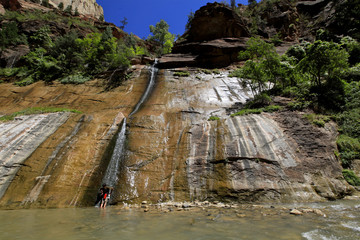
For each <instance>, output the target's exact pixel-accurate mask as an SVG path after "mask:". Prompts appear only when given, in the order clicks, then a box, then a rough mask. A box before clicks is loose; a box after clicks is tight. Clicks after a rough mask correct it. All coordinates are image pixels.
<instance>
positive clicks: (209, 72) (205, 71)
mask: <svg viewBox="0 0 360 240" xmlns="http://www.w3.org/2000/svg"><path fill="white" fill-rule="evenodd" d="M201 71H202V72H203V73H205V74H212V71H211V70H209V69H202V70H201Z"/></svg>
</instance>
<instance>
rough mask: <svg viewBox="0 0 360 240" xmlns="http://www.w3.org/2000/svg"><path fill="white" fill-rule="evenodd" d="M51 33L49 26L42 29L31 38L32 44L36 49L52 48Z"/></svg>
mask: <svg viewBox="0 0 360 240" xmlns="http://www.w3.org/2000/svg"><path fill="white" fill-rule="evenodd" d="M50 33H51V31H50V27H49V26H43V27H41V28H40V29H39V30H37V31H36V33H35V34H34V35H32V36H30V39H29V40H30V44H31V45H33V46H34V47H42V48H46V49H49V48H51V47H52V44H53V42H52V40H51V37H50Z"/></svg>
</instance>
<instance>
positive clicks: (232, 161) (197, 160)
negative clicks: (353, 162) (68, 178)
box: [116, 71, 351, 202]
mask: <svg viewBox="0 0 360 240" xmlns="http://www.w3.org/2000/svg"><path fill="white" fill-rule="evenodd" d="M162 74H164V75H162V76H160V77H159V81H158V83H157V88H156V90H155V92H154V93H153V95H152V97H151V98H150V99H149V101H148V102H147V103H146V105H145V106H144V107H143V109H142V110H141V111H140V112H138V113H137V114H135V115H134V117H133V119H131V120H129V123H128V125H129V127H128V128H129V129H128V150H127V157H126V159H125V160H124V162H123V167H122V170H121V173H120V175H119V178H120V180H119V185H118V186H117V188H116V189H117V193H116V202H140V201H141V200H144V199H146V200H151V201H153V202H157V201H168V200H172V201H188V200H223V201H269V202H274V201H275V202H277V201H284V202H286V201H318V200H322V199H336V198H340V197H342V196H344V195H346V194H348V193H349V192H350V191H351V188H350V187H348V185H347V184H346V182H345V181H344V180H343V178H342V174H341V167H340V165H339V163H338V161H337V160H336V159H335V156H334V150H335V149H336V146H335V144H334V142H335V136H336V129H335V128H333V127H332V126H331V125H329V126H327V127H326V128H325V129H318V128H316V127H314V126H313V125H311V124H310V123H309V122H307V120H306V119H305V118H304V117H303V116H302V115H301V114H296V113H292V112H286V111H284V112H279V113H274V114H265V113H264V114H260V115H249V116H238V117H229V116H228V115H227V114H226V109H227V108H229V107H230V106H231V105H233V104H234V103H238V102H242V103H244V102H245V101H246V99H248V98H250V97H251V94H250V92H249V90H247V89H244V88H243V87H242V85H241V82H240V81H239V80H238V79H236V78H228V77H226V75H223V74H221V75H215V74H212V75H205V74H202V73H196V74H193V75H191V76H189V77H182V78H177V77H173V76H172V73H171V72H170V71H165V72H162ZM212 115H213V116H219V117H220V120H218V121H209V120H208V118H209V117H210V116H212Z"/></svg>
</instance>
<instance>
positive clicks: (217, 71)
mask: <svg viewBox="0 0 360 240" xmlns="http://www.w3.org/2000/svg"><path fill="white" fill-rule="evenodd" d="M212 72H213V74H220V70H219V69H213V71H212Z"/></svg>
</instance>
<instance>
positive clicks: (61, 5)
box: [58, 2, 64, 11]
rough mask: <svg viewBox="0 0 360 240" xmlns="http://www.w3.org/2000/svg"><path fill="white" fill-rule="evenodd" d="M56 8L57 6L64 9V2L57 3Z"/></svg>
mask: <svg viewBox="0 0 360 240" xmlns="http://www.w3.org/2000/svg"><path fill="white" fill-rule="evenodd" d="M58 8H59V9H60V10H61V11H62V10H64V3H63V2H61V3H59V5H58Z"/></svg>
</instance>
